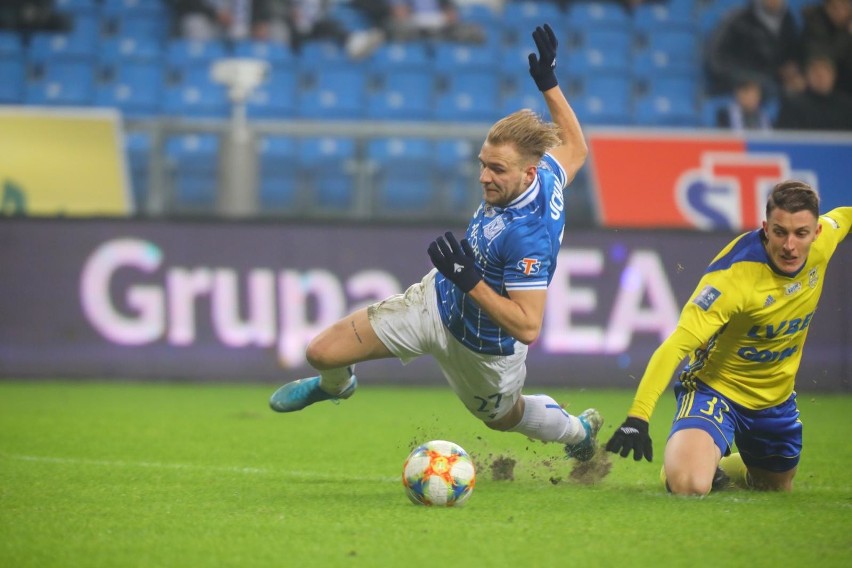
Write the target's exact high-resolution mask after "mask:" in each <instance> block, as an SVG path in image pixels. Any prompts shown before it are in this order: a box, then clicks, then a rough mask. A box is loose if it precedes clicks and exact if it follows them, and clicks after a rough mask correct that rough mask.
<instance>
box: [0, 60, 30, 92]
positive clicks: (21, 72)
mask: <svg viewBox="0 0 852 568" xmlns="http://www.w3.org/2000/svg"><path fill="white" fill-rule="evenodd" d="M0 77H3V80H2V81H0V104H16V103H21V102H23V99H24V82H25V81H24V79H25V68H24V64H23V62H22V61H21V60H20V59H14V58H6V57H2V56H0Z"/></svg>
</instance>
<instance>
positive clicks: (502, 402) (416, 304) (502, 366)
mask: <svg viewBox="0 0 852 568" xmlns="http://www.w3.org/2000/svg"><path fill="white" fill-rule="evenodd" d="M435 273H436V271H435V270H434V269H433V270H432V271H431V272H429V274H427V275H426V276H424V277H423V280H422V281H421V282H420V283H418V284H413V285H412V286H411V287H409V288H408V290H406V291H405V293H403V294H396V295H394V296H391V297H390V298H387V299H386V300H383V301H381V302H377V303H375V304H373V305H371V306H370V307H369V308H368V309H367V314H368V316H369V318H370V323H371V324H372V326H373V329H374V330H375V332H376V334H377V335H378V336H379V339H380V340H381V341H382V343H384V344H385V346H386V347H387V348H388V349H389V350H390V351H391V353H393V354H394V355H396V356H397V357H399V359H400V360H401V361H402V363H403V364H406V363H408V362H409V361H411V360H412V359H415V358H416V357H419V356H421V355H427V354H428V355H432V357H434V358H435V360H436V361H437V363H438V365H439V366H440V367H441V371H442V372H443V373H444V377H446V379H447V382H448V383H449V384H450V387H451V388H452V389H453V391H454V392H455V393H456V395H457V396H458V397H459V398H460V399H461V401H462V402H463V403H464V405H465V406H466V407H467V409H468V410H469V411H470V412H471V413H472V414H473V415H474V416H476V417H477V418H479V419H480V420H483V421H484V422H492V421H494V420H498V419H500V418H502V417H503V416H504V415H505V414H506V413H507V412H509V410H511V409H512V407H513V406H514V405H515V402H517V400H518V398H519V397H520V396H521V390H522V388H523V386H524V380H525V379H526V375H527V368H526V363H525V362H526V358H527V346H526V345H524V344H523V343H521V342H520V341H516V342H515V352H514V354H512V355H485V354H482V353H476V352H475V351H471V350H470V349H468V348H467V347H465V346H464V345H462V344H461V343H460V342H459V341H458V340H457V339H456V338H455V337H453V336H452V334H450V332H449V330H447V328H446V327H444V324H443V322H442V321H441V315H440V313H438V303H437V297H436V295H435Z"/></svg>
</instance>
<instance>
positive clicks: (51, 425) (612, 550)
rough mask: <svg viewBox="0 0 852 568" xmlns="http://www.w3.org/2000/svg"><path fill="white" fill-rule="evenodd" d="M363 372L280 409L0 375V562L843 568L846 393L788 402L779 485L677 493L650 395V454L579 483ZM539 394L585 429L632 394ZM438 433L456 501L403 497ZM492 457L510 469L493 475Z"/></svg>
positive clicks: (551, 452) (849, 462) (438, 397)
mask: <svg viewBox="0 0 852 568" xmlns="http://www.w3.org/2000/svg"><path fill="white" fill-rule="evenodd" d="M364 383H366V384H362V386H361V388H360V389H359V392H358V393H357V394H356V396H354V397H353V398H352V399H350V400H347V401H344V402H343V403H342V404H340V405H333V404H330V403H324V404H321V405H316V406H314V407H311V408H308V409H306V410H305V411H303V412H300V413H295V414H290V415H281V414H276V413H273V412H272V411H270V410H268V408H267V406H266V401H267V398H268V396H269V394H270V393H271V391H272V390H273V389H274V387H272V386H269V385H241V386H238V385H186V384H141V383H99V382H76V383H75V382H70V381H56V382H29V383H28V382H23V381H5V382H0V566H8V567H15V568H24V567H39V568H42V567H63V568H66V567H75V566H93V567H95V566H98V567H100V566H103V567H137V566H139V567H149V566H150V567H171V566H174V567H190V568H197V567H228V566H234V567H252V568H255V567H266V566H269V567H273V566H274V567H282V566H293V567H302V566H304V567H313V566H317V567H325V566H331V567H333V566H344V567H358V566H364V567H376V566H378V567H385V566H387V567H397V566H411V567H418V566H428V567H433V566H442V565H444V566H483V567H492V566H493V567H499V566H511V567H517V566H583V567H586V568H588V567H594V566H601V567H622V566H649V567H651V566H653V567H669V566H692V567H695V566H708V567H709V566H712V567H720V566H748V567H756V566H768V567H769V566H771V567H773V568H774V567H778V566H806V565H819V566H820V567H821V568H825V567H832V566H837V567H840V566H843V567H846V566H852V442H850V433H852V396H849V395H836V394H835V395H829V394H816V393H814V394H810V393H808V394H802V395H801V396H800V397H799V402H800V409H801V411H802V421H803V422H804V425H805V450H804V453H803V458H802V463H801V465H800V468H799V475H798V477H797V480H796V486H795V491H794V492H793V493H792V494H776V493H773V494H767V493H756V492H751V491H730V492H724V493H717V494H711V495H710V496H708V497H706V498H703V499H686V498H678V497H673V496H671V495H668V494H666V493H665V491H664V490H663V489H662V487H661V486H660V484H659V481H658V475H659V470H660V465H661V463H662V453H663V446H664V442H665V437H666V433H667V431H668V425H669V421H670V419H671V414H672V410H673V401H672V396H671V393H670V392H669V393H666V395H665V396H664V399H663V401H662V402H661V404H660V407H659V408H658V410H657V413H656V414H655V416H654V421H653V422H652V437H653V438H654V441H655V452H656V457H655V460H654V463H651V464H649V463H646V462H642V463H635V462H633V460H632V459H630V460H624V459H621V458H618V457H614V458H613V459H612V471H611V473H610V474H609V476H608V477H606V478H605V479H603V480H602V481H600V482H599V483H596V484H583V483H579V482H577V481H574V480H573V479H572V478H571V477H570V471H571V465H572V464H571V462H569V461H566V460H563V459H562V458H561V448H560V447H559V446H558V445H555V444H542V443H539V442H533V441H530V440H528V439H526V438H524V437H522V436H520V435H518V434H513V433H500V432H492V431H490V430H488V429H486V428H485V427H484V426H482V425H481V424H480V423H479V422H478V421H477V420H475V419H474V418H473V417H471V416H470V415H469V414H468V413H467V412H466V411H465V410H464V409H463V408H462V406H461V404H460V403H458V401H457V400H456V399H455V398H454V396H453V395H452V393H451V392H450V390H449V389H448V388H445V387H444V388H424V387H409V388H404V387H397V388H392V387H386V386H375V385H370V384H369V382H368V381H364ZM528 390H529V392H537V389H535V388H530V389H528ZM542 390H545V389H542ZM547 390H548V391H549V392H550V394H552V395H554V396H555V398H557V400H559V401H560V402H562V403H564V404H566V406H567V407H568V409H569V410H570V411H571V412H573V413H577V412H580V411H582V410H583V409H585V408H586V407H588V406H596V407H597V408H599V409H600V410H601V411H602V412H603V413H604V415H605V417H606V419H607V423H606V424H605V425H604V428H603V431H602V434H601V439H602V440H606V439H608V438H609V436H610V434H611V433H612V431H613V428H614V427H615V426H617V425H618V424H620V422H621V420H622V418H623V415H624V412H625V410H626V408H627V405H628V403H629V401H630V398H631V396H632V393H631V392H628V391H598V390H573V391H568V390H565V391H553V390H550V389H547ZM439 438H441V439H449V440H452V441H455V442H457V443H459V444H460V445H461V446H462V447H464V448H465V449H466V450H468V452H469V453H471V454H472V455H473V457H474V460H475V462H476V464H477V466H478V471H477V486H476V489H475V491H474V493H473V496H472V497H471V499H470V501H469V502H468V503H467V505H466V506H465V507H462V508H458V509H453V508H449V509H438V508H426V507H418V506H415V505H413V504H411V503H410V502H409V501H408V499H407V498H406V496H405V493H404V490H403V487H402V484H401V482H400V474H401V469H402V463H403V461H404V459H405V457H406V456H407V454H408V452H409V451H410V450H411V448H412V447H413V446H414V445H416V444H418V443H420V442H423V441H426V440H429V439H439ZM501 457H503V458H511V459H514V460H516V466H515V468H514V472H513V474H514V479H513V480H501V481H497V480H494V479H493V477H492V471H491V467H490V466H491V464H492V463H493V462H494V461H497V460H499V458H501Z"/></svg>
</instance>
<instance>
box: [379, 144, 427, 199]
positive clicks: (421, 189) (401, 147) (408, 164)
mask: <svg viewBox="0 0 852 568" xmlns="http://www.w3.org/2000/svg"><path fill="white" fill-rule="evenodd" d="M434 155H435V146H434V143H433V142H432V140H428V139H421V138H377V139H373V140H370V141H369V142H368V143H367V158H368V160H369V162H370V163H371V164H372V167H373V168H374V170H373V175H374V179H373V182H374V183H373V187H374V188H375V191H376V193H375V204H376V206H377V207H378V212H379V214H385V215H388V214H389V215H396V214H422V213H426V212H429V211H430V207H431V206H432V205H433V204H434V202H435V195H434V185H433V178H432V175H433V168H432V166H433V164H434V161H433V160H434Z"/></svg>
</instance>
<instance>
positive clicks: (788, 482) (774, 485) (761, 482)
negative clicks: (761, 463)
mask: <svg viewBox="0 0 852 568" xmlns="http://www.w3.org/2000/svg"><path fill="white" fill-rule="evenodd" d="M797 469H798V468H797V467H794V468H793V469H791V470H789V471H782V472H775V471H768V470H765V469H760V468H759V467H750V468H748V477H749V481H750V487H752V488H753V489H757V490H758V491H792V490H793V478H794V477H795V476H796V470H797Z"/></svg>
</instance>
